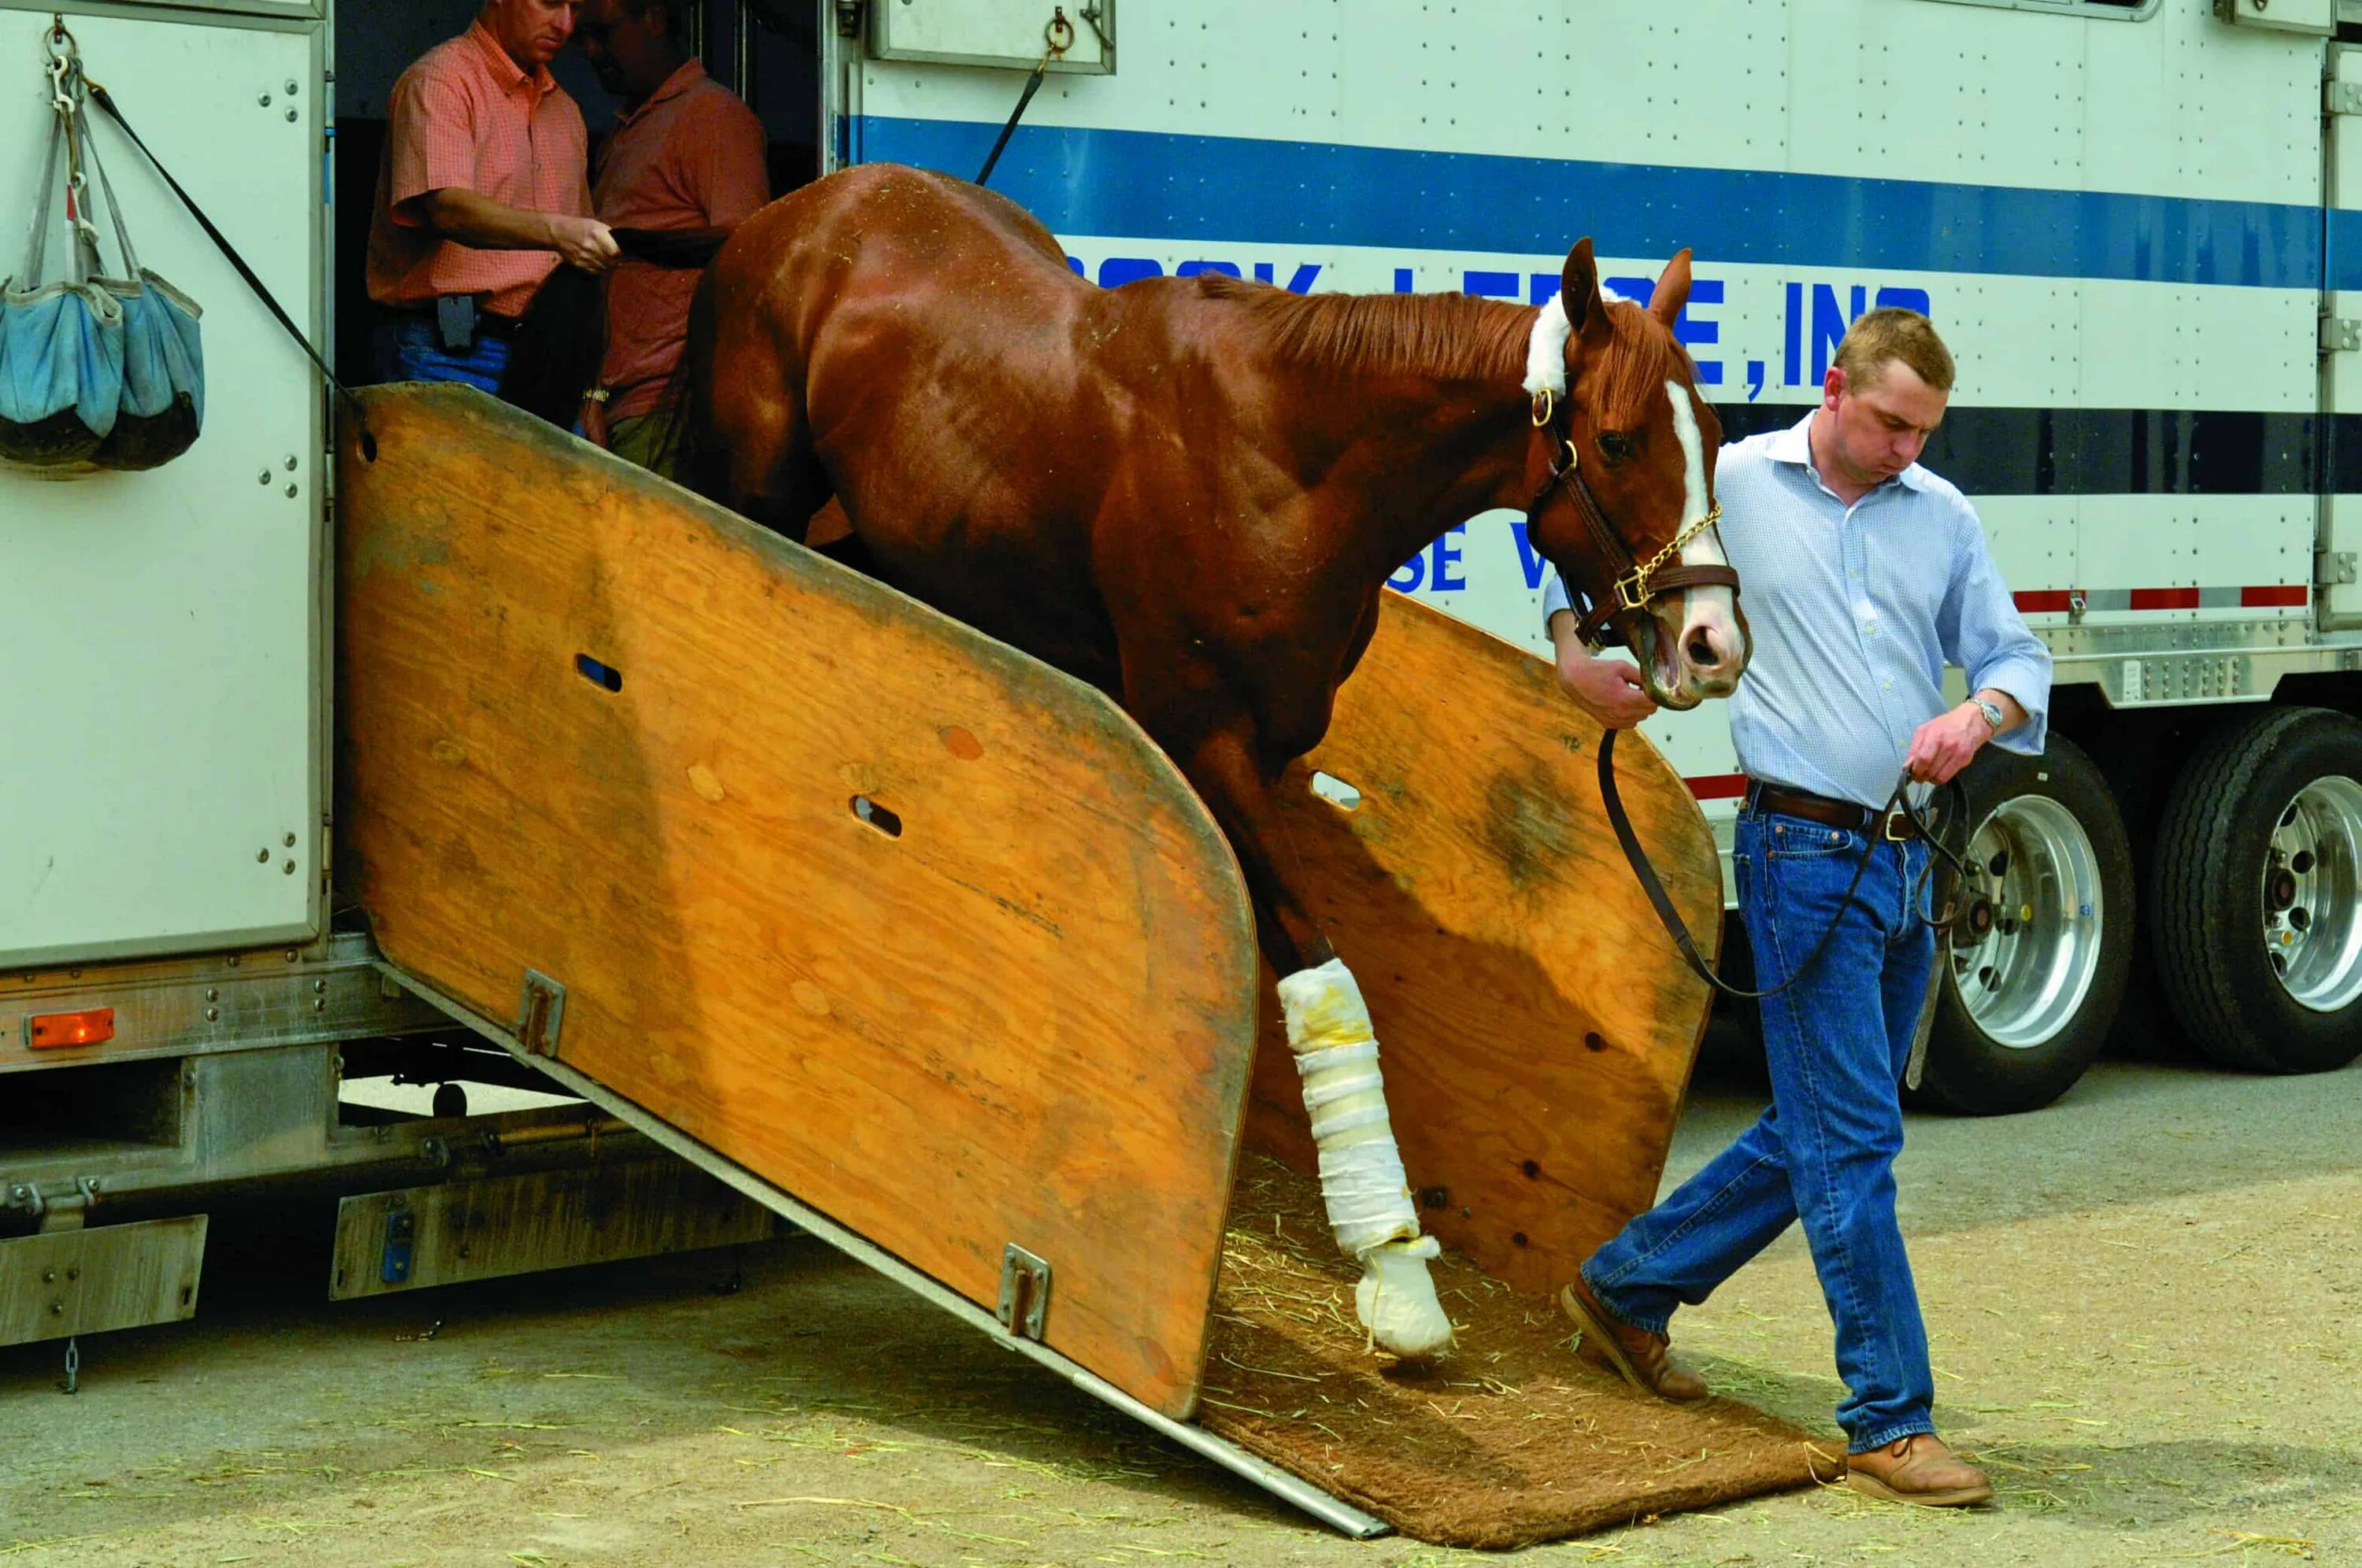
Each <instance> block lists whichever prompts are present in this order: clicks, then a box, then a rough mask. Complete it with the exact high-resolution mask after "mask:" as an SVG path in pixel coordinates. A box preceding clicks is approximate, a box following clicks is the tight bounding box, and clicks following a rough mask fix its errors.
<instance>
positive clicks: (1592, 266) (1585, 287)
mask: <svg viewBox="0 0 2362 1568" xmlns="http://www.w3.org/2000/svg"><path fill="white" fill-rule="evenodd" d="M1558 297H1559V299H1560V301H1561V302H1562V304H1564V306H1565V309H1566V320H1567V325H1568V326H1571V327H1573V329H1574V335H1575V336H1576V337H1583V338H1588V339H1590V340H1591V341H1593V342H1596V341H1598V340H1599V339H1600V338H1601V337H1604V336H1606V332H1607V302H1606V300H1604V299H1602V298H1600V295H1599V265H1598V263H1597V262H1595V261H1594V260H1592V259H1591V236H1589V235H1587V234H1586V235H1584V237H1582V238H1581V239H1578V240H1576V241H1575V242H1574V248H1573V249H1572V250H1570V251H1568V252H1567V253H1566V268H1565V270H1564V271H1562V272H1560V273H1559V275H1558Z"/></svg>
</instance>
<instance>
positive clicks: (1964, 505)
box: [1545, 310, 2050, 1505]
mask: <svg viewBox="0 0 2362 1568" xmlns="http://www.w3.org/2000/svg"><path fill="white" fill-rule="evenodd" d="M1952 377H1953V369H1952V360H1951V356H1950V354H1949V353H1948V351H1947V350H1946V349H1945V348H1944V345H1943V342H1942V340H1941V339H1940V338H1938V337H1937V335H1936V331H1935V328H1934V327H1932V326H1929V325H1928V322H1927V319H1926V317H1925V316H1922V315H1918V314H1917V313H1915V312H1912V311H1904V310H1878V311H1872V312H1871V314H1870V315H1865V316H1863V317H1862V318H1861V319H1860V321H1858V322H1856V323H1855V324H1854V326H1853V329H1852V330H1851V331H1850V332H1849V333H1848V334H1847V336H1846V339H1845V341H1844V342H1843V343H1842V344H1840V345H1839V346H1838V355H1837V362H1836V364H1835V365H1833V366H1832V367H1831V368H1830V370H1829V372H1828V377H1827V383H1826V385H1825V387H1824V389H1823V397H1822V402H1821V405H1820V406H1819V407H1818V408H1816V409H1815V410H1814V411H1813V412H1812V414H1810V415H1808V416H1807V417H1806V418H1805V420H1803V421H1802V422H1801V423H1799V424H1797V425H1794V426H1793V427H1792V428H1790V429H1786V430H1782V431H1776V432H1773V433H1771V434H1769V435H1763V436H1752V437H1750V438H1749V439H1747V440H1745V441H1741V442H1738V443H1736V444H1735V445H1732V446H1729V447H1725V448H1723V450H1722V453H1721V455H1720V461H1719V464H1718V465H1717V469H1716V475H1715V488H1716V491H1717V493H1718V494H1719V496H1720V498H1721V500H1722V502H1723V508H1724V517H1725V522H1724V524H1723V543H1724V548H1725V550H1726V551H1727V554H1728V556H1729V558H1730V562H1731V565H1732V566H1734V567H1736V568H1737V569H1738V577H1739V585H1740V586H1739V592H1740V596H1741V602H1742V603H1743V604H1744V606H1745V607H1746V611H1747V615H1748V621H1749V625H1750V627H1751V628H1752V630H1753V633H1754V638H1755V654H1754V658H1753V660H1752V661H1751V662H1750V663H1749V666H1748V668H1747V673H1746V675H1745V676H1744V677H1743V678H1742V679H1740V681H1739V686H1738V692H1737V694H1736V695H1734V696H1733V697H1732V698H1731V713H1730V719H1731V739H1732V742H1733V745H1734V746H1735V747H1736V749H1737V751H1738V761H1739V766H1740V767H1742V768H1744V769H1745V770H1746V773H1747V776H1748V778H1749V788H1748V794H1747V803H1746V805H1745V807H1744V809H1743V810H1742V811H1741V812H1740V815H1739V819H1738V837H1737V842H1736V845H1735V847H1734V850H1733V854H1732V863H1733V870H1734V872H1735V874H1736V878H1737V881H1738V898H1739V911H1740V915H1741V918H1742V919H1743V920H1744V921H1745V922H1746V925H1747V932H1748V937H1749V942H1750V944H1752V946H1753V949H1754V953H1755V966H1756V973H1757V976H1758V983H1759V984H1760V985H1763V986H1766V987H1777V986H1781V985H1783V982H1789V981H1790V980H1791V979H1792V977H1793V981H1794V983H1793V984H1789V985H1788V986H1787V988H1785V989H1783V990H1782V991H1780V993H1779V994H1778V995H1776V996H1771V997H1767V998H1766V999H1764V1001H1763V1004H1762V1018H1763V1045H1764V1056H1765V1060H1766V1063H1767V1065H1768V1066H1769V1067H1770V1069H1771V1088H1772V1104H1771V1110H1767V1111H1765V1112H1764V1114H1763V1117H1762V1119H1761V1120H1760V1121H1758V1122H1757V1123H1756V1124H1755V1126H1754V1127H1752V1128H1750V1129H1749V1131H1748V1132H1746V1134H1745V1135H1743V1136H1742V1137H1741V1138H1739V1140H1738V1142H1737V1143H1734V1144H1732V1145H1731V1146H1730V1147H1729V1148H1728V1149H1727V1150H1726V1151H1724V1152H1723V1153H1722V1154H1720V1155H1718V1156H1716V1158H1715V1159H1714V1160H1713V1161H1712V1162H1711V1163H1710V1164H1708V1165H1706V1167H1705V1169H1704V1170H1702V1171H1700V1172H1699V1173H1698V1174H1697V1175H1696V1176H1692V1177H1691V1178H1690V1179H1689V1180H1688V1181H1686V1182H1684V1183H1683V1184H1682V1186H1681V1187H1680V1188H1679V1189H1678V1190H1676V1191H1675V1192H1674V1193H1673V1194H1672V1196H1671V1197H1669V1198H1666V1199H1665V1200H1664V1201H1663V1202H1662V1203H1660V1204H1659V1205H1658V1206H1657V1207H1656V1208H1655V1209H1651V1210H1650V1211H1649V1212H1648V1213H1646V1214H1643V1215H1641V1216H1640V1217H1639V1219H1637V1220H1633V1221H1632V1222H1631V1224H1629V1225H1628V1226H1626V1227H1625V1229H1624V1230H1623V1231H1622V1232H1621V1233H1620V1234H1618V1235H1617V1237H1616V1238H1615V1239H1614V1240H1612V1241H1610V1242H1608V1243H1607V1244H1606V1246H1604V1247H1602V1248H1601V1249H1600V1250H1599V1251H1598V1252H1597V1253H1594V1254H1593V1255H1592V1257H1591V1258H1590V1260H1589V1261H1588V1262H1586V1263H1585V1264H1584V1265H1583V1270H1582V1274H1581V1276H1580V1278H1579V1279H1578V1280H1577V1281H1576V1282H1575V1283H1574V1284H1573V1285H1571V1286H1568V1287H1567V1289H1566V1290H1565V1292H1563V1293H1562V1297H1561V1301H1562V1304H1563V1305H1564V1306H1565V1308H1566V1309H1567V1311H1568V1313H1569V1314H1570V1315H1571V1316H1572V1317H1573V1319H1574V1320H1575V1321H1576V1322H1577V1324H1579V1325H1580V1326H1581V1327H1582V1328H1583V1330H1584V1335H1583V1353H1584V1355H1585V1356H1586V1357H1587V1358H1589V1359H1593V1360H1596V1361H1599V1362H1602V1363H1604V1364H1606V1365H1608V1366H1610V1367H1611V1368H1613V1369H1614V1370H1616V1371H1617V1372H1618V1373H1620V1374H1621V1375H1623V1376H1625V1377H1627V1378H1628V1379H1629V1380H1630V1381H1632V1382H1633V1383H1634V1384H1636V1385H1637V1386H1640V1387H1642V1388H1644V1389H1647V1390H1649V1391H1650V1392H1652V1393H1655V1394H1658V1395H1660V1396H1661V1397H1665V1398H1669V1399H1694V1398H1697V1397H1701V1396H1703V1395H1704V1394H1705V1385H1704V1384H1703V1383H1702V1382H1701V1381H1699V1379H1698V1378H1697V1377H1696V1375H1694V1374H1692V1373H1690V1372H1688V1371H1686V1370H1684V1369H1683V1368H1682V1367H1680V1366H1678V1365H1677V1364H1674V1363H1673V1362H1672V1360H1670V1359H1669V1357H1668V1354H1667V1351H1668V1345H1669V1342H1668V1340H1667V1338H1666V1325H1667V1323H1668V1321H1669V1320H1670V1319H1671V1318H1672V1312H1673V1309H1675V1308H1676V1307H1677V1306H1679V1305H1681V1304H1683V1303H1688V1304H1691V1305H1694V1304H1696V1303H1698V1302H1701V1301H1703V1300H1705V1298H1706V1297H1707V1295H1708V1294H1709V1293H1711V1292H1712V1291H1713V1289H1714V1288H1715V1287H1716V1286H1718V1285H1720V1284H1721V1283H1722V1282H1723V1281H1724V1280H1725V1279H1727V1278H1728V1277H1729V1276H1730V1275H1732V1274H1733V1273H1735V1272H1736V1271H1737V1270H1738V1267H1739V1266H1740V1265H1741V1264H1745V1263H1746V1262H1747V1260H1748V1259H1749V1258H1751V1257H1753V1256H1754V1255H1755V1254H1756V1253H1759V1252H1760V1251H1761V1250H1762V1249H1763V1248H1764V1247H1765V1246H1766V1245H1767V1244H1769V1243H1770V1242H1771V1240H1772V1239H1773V1238H1774V1237H1776V1236H1778V1235H1779V1234H1780V1233H1781V1232H1782V1231H1785V1230H1786V1229H1787V1228H1788V1225H1789V1222H1790V1221H1791V1220H1801V1221H1802V1223H1803V1225H1804V1227H1805V1239H1806V1241H1807V1242H1809V1243H1810V1245H1811V1248H1812V1253H1813V1264H1814V1267H1815V1269H1816V1271H1817V1272H1818V1274H1819V1275H1820V1280H1821V1288H1822V1294H1823V1296H1824V1297H1826V1299H1827V1303H1828V1308H1829V1315H1830V1317H1831V1319H1832V1320H1834V1322H1835V1324H1836V1328H1837V1361H1838V1372H1839V1374H1840V1375H1842V1376H1843V1377H1844V1379H1845V1382H1846V1386H1847V1389H1848V1395H1847V1397H1846V1399H1845V1401H1844V1402H1843V1403H1842V1404H1840V1405H1839V1406H1838V1412H1837V1414H1838V1425H1839V1426H1841V1427H1843V1428H1844V1429H1845V1431H1846V1435H1847V1439H1848V1447H1849V1459H1848V1479H1849V1482H1850V1484H1851V1485H1854V1486H1855V1487H1856V1488H1858V1489H1860V1490H1861V1491H1865V1492H1868V1493H1870V1494H1871V1495H1872V1496H1880V1497H1885V1498H1888V1499H1890V1500H1893V1501H1899V1502H1914V1503H1929V1504H1938V1505H1959V1504H1967V1503H1977V1502H1982V1501H1984V1500H1985V1499H1987V1498H1989V1497H1991V1496H1992V1484H1991V1483H1990V1482H1989V1481H1988V1480H1987V1479H1986V1477H1985V1475H1984V1473H1983V1472H1982V1471H1980V1470H1978V1469H1977V1468H1975V1467H1974V1466H1973V1465H1970V1464H1969V1463H1966V1462H1964V1461H1962V1460H1960V1459H1959V1458H1958V1457H1957V1456H1956V1455H1954V1454H1953V1453H1952V1452H1951V1451H1950V1450H1949V1449H1948V1448H1946V1447H1945V1446H1944V1444H1943V1442H1942V1441H1940V1440H1939V1439H1937V1436H1936V1435H1935V1430H1936V1429H1935V1419H1934V1412H1933V1406H1934V1401H1935V1379H1934V1375H1933V1373H1932V1372H1931V1371H1930V1370H1929V1367H1928V1362H1927V1339H1926V1328H1925V1326H1924V1325H1923V1324H1922V1322H1921V1320H1920V1315H1919V1301H1918V1295H1917V1292H1916V1290H1915V1287H1914V1286H1913V1283H1912V1278H1911V1264H1910V1260H1909V1259H1908V1258H1907V1257H1906V1256H1905V1254H1904V1247H1903V1235H1902V1231H1901V1228H1900V1227H1899V1226H1898V1225H1897V1223H1896V1221H1895V1215H1894V1176H1893V1163H1894V1156H1895V1155H1896V1154H1898V1153H1900V1152H1901V1150H1902V1147H1903V1114H1902V1108H1901V1105H1900V1102H1899V1099H1898V1092H1899V1085H1900V1084H1901V1081H1902V1077H1903V1069H1904V1063H1905V1061H1906V1060H1907V1058H1908V1056H1909V1054H1910V1049H1911V1043H1912V1040H1913V1037H1914V1035H1915V1033H1916V1031H1917V1024H1918V1018H1919V1009H1920V1004H1921V1001H1922V1000H1923V999H1924V998H1925V997H1926V990H1927V977H1928V975H1929V973H1930V970H1931V967H1932V966H1933V964H1934V960H1935V936H1934V933H1933V931H1932V930H1931V929H1930V928H1929V927H1928V925H1927V924H1926V922H1925V921H1924V920H1923V919H1922V918H1921V911H1920V910H1919V909H1918V907H1916V905H1915V900H1914V892H1915V889H1916V887H1917V885H1918V882H1919V878H1920V875H1921V873H1922V871H1923V870H1924V869H1925V867H1926V863H1927V853H1928V851H1927V846H1926V845H1925V844H1924V843H1921V842H1918V841H1917V840H1916V839H1915V837H1914V836H1913V834H1912V832H1911V828H1910V824H1909V821H1908V819H1907V818H1905V817H1903V816H1901V815H1900V814H1899V813H1898V814H1895V815H1893V816H1890V815H1889V814H1888V813H1887V812H1886V811H1885V810H1884V808H1885V806H1886V804H1887V802H1888V801H1889V799H1890V797H1891V795H1892V793H1893V790H1894V787H1895V783H1896V780H1897V777H1898V775H1900V774H1903V773H1905V772H1907V773H1908V774H1909V775H1910V776H1911V778H1914V779H1917V780H1921V781H1923V783H1925V784H1940V783H1942V782H1944V781H1946V780H1948V779H1949V778H1952V776H1953V775H1955V774H1957V773H1958V772H1959V770H1960V769H1961V768H1963V767H1967V766H1968V764H1969V761H1970V758H1972V757H1973V756H1975V755H1976V754H1977V752H1978V751H1979V750H1980V749H1981V747H1982V746H1984V745H1986V744H1987V743H1988V742H1995V741H1997V742H1998V743H1999V744H2000V745H2003V747H2005V748H2006V749H2009V750H2012V751H2020V752H2025V753H2027V754H2029V755H2039V754H2040V752H2041V750H2042V747H2043V745H2044V741H2045V737H2046V735H2047V710H2048V704H2049V695H2050V655H2049V652H2048V650H2047V648H2045V647H2044V646H2043V645H2042V643H2041V642H2040V641H2039V640H2038V639H2037V638H2036V637H2035V635H2033V634H2032V633H2031V632H2029V631H2027V630H2026V627H2025V622H2024V621H2023V620H2022V619H2021V618H2020V617H2019V615H2018V613H2017V610H2016V607H2015V605H2014V603H2013V602H2011V599H2010V595H2009V591H2008V589H2007V588H2006V587H2004V586H2003V582H2002V580H2001V574H2000V573H1999V572H1998V571H1996V570H1995V569H1994V568H1993V563H1992V553H1991V552H1990V550H1988V549H1987V547H1986V545H1985V538H1984V532H1983V529H1982V528H1981V526H1980V525H1979V524H1978V521H1977V515H1976V512H1975V509H1974V508H1972V507H1971V506H1970V504H1969V502H1968V501H1967V500H1966V499H1965V498H1964V497H1962V495H1961V494H1960V492H1959V491H1958V490H1956V489H1954V488H1953V487H1952V486H1951V485H1949V484H1948V483H1946V482H1945V481H1944V480H1941V479H1938V478H1937V477H1936V476H1935V475H1934V474H1931V473H1929V472H1928V471H1927V470H1926V469H1923V468H1921V467H1919V465H1918V458H1919V453H1920V451H1921V449H1922V448H1923V447H1925V446H1926V440H1927V437H1928V436H1929V435H1930V434H1931V433H1932V432H1933V431H1934V430H1935V428H1936V426H1937V424H1938V423H1940V422H1941V420H1942V419H1943V417H1944V410H1945V406H1946V404H1947V403H1948V402H1949V400H1950V394H1951V388H1952ZM1551 590H1552V597H1551V598H1550V599H1549V600H1547V601H1546V602H1545V604H1546V610H1547V613H1549V614H1550V619H1551V636H1552V639H1553V640H1554V641H1555V642H1556V643H1557V645H1558V648H1559V674H1560V679H1561V681H1562V684H1563V685H1564V686H1565V687H1566V689H1567V690H1568V692H1569V693H1570V694H1571V695H1573V698H1574V699H1575V701H1577V702H1578V703H1580V704H1581V705H1582V706H1583V707H1584V709H1585V710H1586V711H1588V712H1590V713H1591V714H1592V715H1593V716H1594V717H1595V718H1597V719H1598V720H1599V721H1600V722H1601V723H1606V724H1609V725H1614V726H1617V727H1621V726H1626V725H1629V724H1633V723H1638V722H1639V720H1641V719H1643V718H1645V717H1647V716H1648V714H1649V713H1650V712H1651V711H1653V704H1651V703H1650V701H1649V699H1648V697H1647V696H1646V695H1645V693H1643V692H1642V691H1641V690H1640V687H1639V676H1638V672H1637V671H1635V670H1633V669H1632V668H1631V667H1630V666H1629V665H1626V664H1623V663H1622V662H1621V661H1618V660H1611V659H1599V658H1594V657H1591V656H1590V654H1589V653H1588V651H1587V650H1585V649H1584V647H1583V646H1582V645H1581V642H1580V641H1579V639H1578V638H1577V637H1576V636H1575V635H1574V624H1575V616H1574V615H1573V612H1572V609H1571V607H1570V606H1569V605H1568V603H1567V601H1566V597H1565V594H1564V591H1563V590H1562V589H1561V588H1559V586H1558V585H1557V584H1556V583H1553V584H1552V585H1551ZM1947 664H1956V665H1959V667H1961V668H1963V669H1965V670H1966V671H1967V672H1968V675H1969V685H1970V690H1971V691H1972V692H1973V693H1974V695H1972V696H1971V697H1970V699H1969V700H1968V701H1964V702H1960V703H1959V704H1948V703H1947V702H1946V701H1944V697H1943V671H1944V667H1945V666H1946V665H1947ZM1865 850H1866V851H1867V853H1868V854H1869V856H1870V857H1871V858H1870V862H1869V865H1868V867H1867V868H1866V869H1865V870H1864V872H1863V874H1862V877H1861V881H1860V887H1859V889H1858V890H1857V891H1856V892H1855V894H1854V897H1853V898H1852V899H1851V900H1849V899H1848V898H1847V897H1846V889H1847V886H1848V884H1849V882H1850V881H1851V880H1852V878H1853V875H1854V870H1855V867H1856V866H1857V865H1859V864H1860V861H1861V856H1863V854H1864V853H1865ZM1832 926H1834V931H1833V933H1832V935H1831V937H1830V940H1829V944H1828V947H1827V951H1826V952H1824V953H1823V954H1822V955H1821V956H1820V957H1819V959H1818V960H1817V961H1816V962H1815V963H1813V964H1811V965H1810V966H1804V961H1805V957H1806V956H1807V955H1809V954H1810V953H1811V952H1812V951H1813V947H1814V944H1816V942H1817V941H1819V940H1820V936H1821V933H1822V932H1823V931H1825V930H1830V929H1831V928H1832ZM1799 966H1803V967H1802V968H1801V972H1799Z"/></svg>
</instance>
